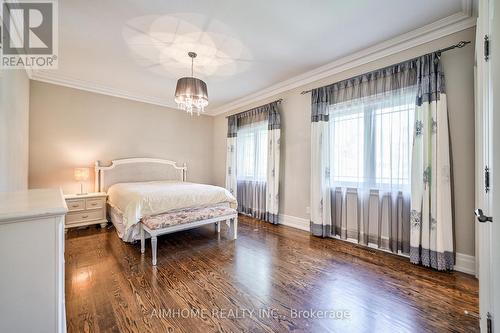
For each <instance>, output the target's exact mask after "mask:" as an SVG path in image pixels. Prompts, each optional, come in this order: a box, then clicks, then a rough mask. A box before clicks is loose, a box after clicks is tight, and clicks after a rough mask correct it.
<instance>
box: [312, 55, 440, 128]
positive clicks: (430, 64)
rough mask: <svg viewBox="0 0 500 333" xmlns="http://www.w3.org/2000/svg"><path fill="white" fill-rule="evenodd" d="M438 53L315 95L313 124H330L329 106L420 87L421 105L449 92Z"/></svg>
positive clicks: (326, 87)
mask: <svg viewBox="0 0 500 333" xmlns="http://www.w3.org/2000/svg"><path fill="white" fill-rule="evenodd" d="M439 57H440V55H439V54H438V53H436V52H434V53H430V54H426V55H423V56H421V57H418V58H414V59H411V60H408V61H405V62H402V63H399V64H396V65H392V66H389V67H385V68H381V69H378V70H375V71H372V72H369V73H365V74H362V75H358V76H355V77H352V78H349V79H346V80H343V81H340V82H336V83H333V84H330V85H328V86H324V87H320V88H316V89H313V90H312V91H311V102H312V105H311V107H312V112H311V121H312V122H317V121H328V118H329V106H330V105H333V104H337V103H343V102H347V101H350V100H355V99H361V98H366V97H370V96H374V95H379V94H385V93H388V92H391V91H395V90H400V89H403V88H407V87H411V86H416V85H418V88H419V93H418V97H417V98H418V99H420V103H419V102H418V100H417V105H420V104H421V103H422V102H425V101H432V100H435V99H436V98H439V95H440V94H441V93H444V92H445V84H444V75H443V72H442V70H441V63H440V61H439Z"/></svg>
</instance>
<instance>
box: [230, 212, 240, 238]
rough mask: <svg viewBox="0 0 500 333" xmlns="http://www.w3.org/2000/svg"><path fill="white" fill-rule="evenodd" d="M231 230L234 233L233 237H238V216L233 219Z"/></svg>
mask: <svg viewBox="0 0 500 333" xmlns="http://www.w3.org/2000/svg"><path fill="white" fill-rule="evenodd" d="M231 232H232V234H233V239H237V238H238V217H235V218H233V219H231Z"/></svg>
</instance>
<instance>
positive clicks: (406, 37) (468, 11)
mask: <svg viewBox="0 0 500 333" xmlns="http://www.w3.org/2000/svg"><path fill="white" fill-rule="evenodd" d="M476 1H477V0H462V11H461V12H458V13H456V14H453V15H450V16H448V17H445V18H443V19H441V20H438V21H436V22H434V23H431V24H428V25H426V26H424V27H421V28H418V29H415V30H413V31H410V32H408V33H405V34H402V35H399V36H397V37H395V38H392V39H389V40H387V41H384V42H381V43H379V44H376V45H374V46H371V47H368V48H365V49H362V50H360V51H358V52H355V53H352V54H350V55H348V56H345V57H342V58H340V59H337V60H335V61H333V62H331V63H328V64H326V65H323V66H320V67H318V68H316V69H313V70H311V71H308V72H305V73H303V74H300V75H297V76H295V77H292V78H290V79H287V80H285V81H282V82H280V83H277V84H274V85H271V86H269V87H267V88H265V89H262V90H259V91H257V92H255V93H252V94H250V95H247V96H245V97H242V98H239V99H236V100H234V101H232V102H229V103H226V104H224V105H222V106H219V107H217V108H214V109H208V110H207V112H206V113H205V115H208V116H217V115H220V114H223V113H226V112H229V111H233V110H235V109H238V108H241V107H244V106H247V105H250V104H252V103H255V102H258V101H261V100H263V99H266V98H270V97H273V96H275V95H278V94H281V93H283V92H286V91H288V90H291V89H295V88H298V87H301V86H305V85H307V84H310V83H313V82H315V81H318V80H321V79H324V78H327V77H329V76H332V75H335V74H337V73H340V72H343V71H346V70H349V69H352V68H356V67H359V66H362V65H364V64H367V63H370V62H372V61H376V60H379V59H382V58H384V57H387V56H390V55H393V54H396V53H399V52H402V51H405V50H408V49H411V48H413V47H416V46H419V45H422V44H425V43H428V42H431V41H433V40H436V39H439V38H441V37H444V36H447V35H450V34H453V33H456V32H459V31H462V30H465V29H468V28H471V27H473V26H475V25H476V18H475V12H476V9H475V8H476V7H477V6H476V5H475V4H476ZM28 76H29V77H30V79H32V80H36V81H42V82H47V83H52V84H56V85H60V86H65V87H70V88H75V89H80V90H85V91H89V92H94V93H98V94H104V95H109V96H113V97H119V98H125V99H129V100H133V101H137V102H143V103H149V104H154V105H159V106H163V107H168V108H174V109H177V106H176V105H174V104H173V103H169V102H167V101H165V100H164V99H161V98H158V97H154V96H147V95H144V94H141V93H133V92H130V91H126V90H122V89H117V88H113V87H111V86H107V85H103V84H100V83H97V82H90V81H84V80H80V79H77V78H73V77H69V76H66V75H64V74H61V73H58V72H56V71H36V70H33V71H30V72H29V73H28Z"/></svg>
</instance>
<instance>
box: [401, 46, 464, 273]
mask: <svg viewBox="0 0 500 333" xmlns="http://www.w3.org/2000/svg"><path fill="white" fill-rule="evenodd" d="M417 65H418V66H417V77H418V92H417V102H416V104H417V106H416V110H415V126H414V135H413V150H412V170H411V174H412V178H411V238H410V261H411V262H412V263H415V264H422V265H424V266H428V267H432V268H435V269H438V270H452V269H453V266H454V264H455V252H454V247H453V217H452V208H451V207H452V204H451V198H452V194H451V174H452V173H451V164H450V142H449V126H448V108H447V105H446V92H445V78H444V73H443V70H442V67H441V61H440V56H439V55H438V54H436V53H432V54H428V55H425V56H422V57H420V58H418V62H417Z"/></svg>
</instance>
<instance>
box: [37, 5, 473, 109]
mask: <svg viewBox="0 0 500 333" xmlns="http://www.w3.org/2000/svg"><path fill="white" fill-rule="evenodd" d="M462 4H463V1H462V0H439V1H436V0H377V1H373V0H351V1H333V0H315V1H303V0H302V1H299V0H294V1H291V0H272V1H270V0H253V1H234V0H212V1H208V0H175V1H174V0H149V1H144V0H142V1H140V0H136V1H132V0H128V1H125V0H106V1H97V0H95V1H88V0H64V1H59V68H58V69H57V70H55V71H50V72H48V71H47V72H38V73H35V75H34V78H35V79H41V80H45V81H49V82H54V83H61V84H65V83H66V84H67V85H72V86H81V87H87V88H89V87H91V90H94V91H101V92H104V93H106V92H113V94H115V95H119V96H125V97H127V96H128V97H130V98H132V99H139V100H144V101H149V102H152V103H156V104H162V105H170V106H174V105H175V104H174V100H173V94H174V90H175V84H176V81H177V79H178V78H179V77H181V76H186V75H189V72H190V59H189V58H188V56H187V52H188V51H195V52H197V53H198V54H199V56H198V58H196V60H195V76H197V77H200V78H202V79H203V80H205V81H206V82H207V84H208V89H209V99H210V105H209V107H208V112H209V113H215V112H216V111H217V109H220V108H221V107H222V106H223V105H225V104H227V103H230V102H233V101H235V100H237V99H240V98H242V97H245V96H248V95H250V94H252V93H255V92H256V91H259V90H262V89H264V88H266V87H269V86H271V85H273V84H276V83H278V82H281V81H284V80H286V79H289V78H291V77H294V76H296V75H299V74H302V73H304V72H307V71H310V70H313V69H315V68H317V67H319V66H322V65H325V64H327V63H329V62H332V61H334V60H336V59H338V58H341V57H344V56H346V55H349V54H351V53H353V52H356V51H358V50H360V49H364V48H366V47H368V46H371V45H375V44H378V43H380V42H382V41H385V40H388V39H391V38H394V37H396V36H398V35H401V34H403V33H406V32H409V31H412V30H414V29H416V28H419V27H422V26H424V25H427V24H430V23H432V22H435V21H437V20H439V19H442V18H445V17H448V16H450V15H452V14H455V13H457V12H460V11H462Z"/></svg>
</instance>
